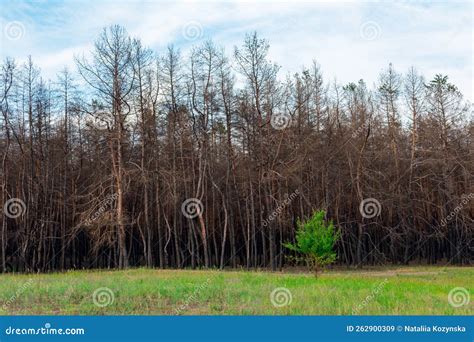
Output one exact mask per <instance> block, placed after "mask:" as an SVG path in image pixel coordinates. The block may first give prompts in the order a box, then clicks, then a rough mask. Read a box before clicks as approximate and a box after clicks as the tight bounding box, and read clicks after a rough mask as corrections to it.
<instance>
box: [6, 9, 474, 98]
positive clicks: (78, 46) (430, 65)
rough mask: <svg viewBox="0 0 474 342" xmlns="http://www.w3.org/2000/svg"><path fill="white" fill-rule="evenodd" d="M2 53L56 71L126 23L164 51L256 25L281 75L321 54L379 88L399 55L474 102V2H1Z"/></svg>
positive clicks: (346, 77)
mask: <svg viewBox="0 0 474 342" xmlns="http://www.w3.org/2000/svg"><path fill="white" fill-rule="evenodd" d="M0 20H1V26H2V32H1V33H2V36H1V40H0V49H1V50H0V57H2V58H4V57H5V56H11V57H14V58H16V59H17V60H18V61H23V60H24V59H25V57H26V56H27V55H32V56H33V59H34V61H35V62H36V63H37V64H38V65H39V66H40V68H41V69H42V73H43V75H44V76H45V77H46V78H54V77H55V75H56V73H57V72H58V71H59V70H60V69H62V68H63V67H64V66H65V65H67V66H70V67H71V68H72V69H73V70H75V66H74V62H73V56H74V54H82V53H86V54H87V52H88V51H90V49H91V47H92V44H93V41H94V40H95V39H96V37H97V36H98V34H99V33H100V31H101V29H102V28H103V27H104V26H108V25H110V24H121V25H123V26H125V28H126V29H127V30H128V32H129V33H130V34H131V35H133V36H137V37H139V38H141V39H142V41H143V42H144V43H145V44H146V45H148V46H149V47H151V48H153V49H154V50H155V51H156V52H158V53H160V52H162V51H163V50H164V49H165V48H166V46H167V45H168V44H170V43H174V44H175V45H177V46H179V47H181V48H182V51H183V52H184V53H185V52H186V51H187V48H188V47H190V46H191V45H193V44H197V43H199V42H200V41H201V40H204V39H207V38H212V39H213V40H214V41H215V42H216V43H218V44H221V45H223V46H225V48H226V51H227V53H228V55H231V53H232V51H233V46H235V45H240V44H241V43H242V40H243V38H244V35H245V33H246V32H250V31H253V30H256V31H257V32H258V33H259V35H260V36H261V37H264V38H267V39H268V40H269V41H270V44H271V49H270V58H271V59H272V60H274V61H275V62H277V63H278V64H280V65H281V66H282V69H281V72H280V74H281V75H282V76H284V75H285V74H286V73H288V72H290V73H293V72H296V71H298V70H300V69H301V67H302V66H303V65H306V66H309V65H310V64H311V62H312V60H313V59H315V60H317V61H318V62H319V64H320V65H321V67H322V70H323V74H324V76H325V78H326V80H330V81H332V80H334V78H336V79H337V81H338V82H341V83H347V82H350V81H357V80H359V79H360V78H363V79H364V80H366V82H367V83H368V84H369V85H372V84H373V83H374V82H376V81H377V77H378V74H379V72H380V70H382V69H384V68H386V67H387V66H388V64H389V63H390V62H392V63H393V65H394V67H395V69H396V70H397V71H399V72H405V71H406V70H407V69H408V68H409V67H410V66H412V65H413V66H415V67H417V68H418V69H419V70H420V71H421V72H422V73H423V74H424V75H425V76H426V77H427V78H430V77H432V76H433V75H434V74H436V73H443V74H447V75H448V76H449V77H450V79H451V81H452V82H453V83H454V84H456V85H457V86H458V87H459V88H460V90H461V91H462V92H463V94H464V96H465V97H466V98H467V99H469V100H471V101H472V100H473V97H474V96H473V84H472V79H473V43H472V41H473V37H472V35H473V2H459V1H444V2H439V1H438V2H429V1H407V0H405V1H377V2H375V1H372V2H361V1H358V2H320V1H298V0H296V1H294V0H293V1H265V0H263V1H262V0H260V1H257V0H255V1H222V0H221V1H196V0H194V1H191V0H188V1H158V0H156V1H151V0H148V1H130V0H128V1H123V0H115V1H111V0H110V1H109V0H107V1H105V0H94V1H86V0H84V1H81V0H76V1H73V0H72V1H67V2H66V1H39V0H36V1H10V0H0Z"/></svg>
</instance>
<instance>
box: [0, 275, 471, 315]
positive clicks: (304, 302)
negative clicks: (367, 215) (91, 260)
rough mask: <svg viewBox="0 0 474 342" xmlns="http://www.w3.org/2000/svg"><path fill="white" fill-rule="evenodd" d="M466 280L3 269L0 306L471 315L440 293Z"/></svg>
mask: <svg viewBox="0 0 474 342" xmlns="http://www.w3.org/2000/svg"><path fill="white" fill-rule="evenodd" d="M473 280H474V268H472V267H470V268H467V267H466V268H462V267H448V268H446V267H404V268H384V269H371V270H358V271H349V270H347V271H329V272H326V273H324V274H322V275H320V276H319V277H318V278H315V277H314V276H313V275H311V274H304V273H270V272H252V271H251V272H247V271H191V270H153V269H133V270H127V271H73V272H66V273H54V274H34V275H27V274H25V275H14V274H6V275H0V314H3V315H5V314H6V315H12V314H14V315H21V314H43V315H46V314H54V315H66V314H69V315H76V314H79V315H86V314H87V315H114V314H115V315H117V314H118V315H122V314H132V315H133V314H145V315H147V314H154V315H162V314H163V315H177V314H181V315H205V314H208V315H340V314H346V315H351V314H357V315H471V314H473V313H474V305H473V303H472V301H471V302H469V301H467V302H466V293H464V294H462V295H464V298H463V299H462V300H463V301H464V303H463V304H464V305H462V306H459V307H454V306H452V305H450V303H449V301H448V294H449V293H450V291H451V290H453V289H454V288H459V287H462V288H464V289H465V290H467V291H471V290H472V285H473V283H474V281H473ZM469 287H471V289H469ZM467 297H469V295H468V294H467ZM457 300H459V298H458V299H457Z"/></svg>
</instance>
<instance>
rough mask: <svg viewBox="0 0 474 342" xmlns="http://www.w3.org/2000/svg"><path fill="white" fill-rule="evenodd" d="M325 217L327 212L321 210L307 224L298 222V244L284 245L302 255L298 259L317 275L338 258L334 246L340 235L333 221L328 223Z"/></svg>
mask: <svg viewBox="0 0 474 342" xmlns="http://www.w3.org/2000/svg"><path fill="white" fill-rule="evenodd" d="M325 216H326V212H325V211H324V210H319V211H315V212H314V213H313V216H312V217H311V218H309V219H308V220H307V221H306V222H301V221H300V220H298V222H297V225H298V230H297V231H296V243H294V244H293V243H290V242H289V243H285V244H283V246H285V247H286V248H288V249H290V250H292V251H295V252H298V253H300V254H302V255H303V256H302V257H297V259H298V260H303V261H305V262H306V265H307V266H308V268H309V269H310V270H311V271H314V272H315V274H317V272H318V270H319V269H322V268H324V267H325V266H326V265H329V264H331V263H333V262H334V261H335V260H336V258H337V254H336V252H335V251H334V245H335V244H336V242H337V240H338V239H339V236H340V233H339V231H337V230H336V228H335V227H334V224H333V223H332V221H326V219H325Z"/></svg>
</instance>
